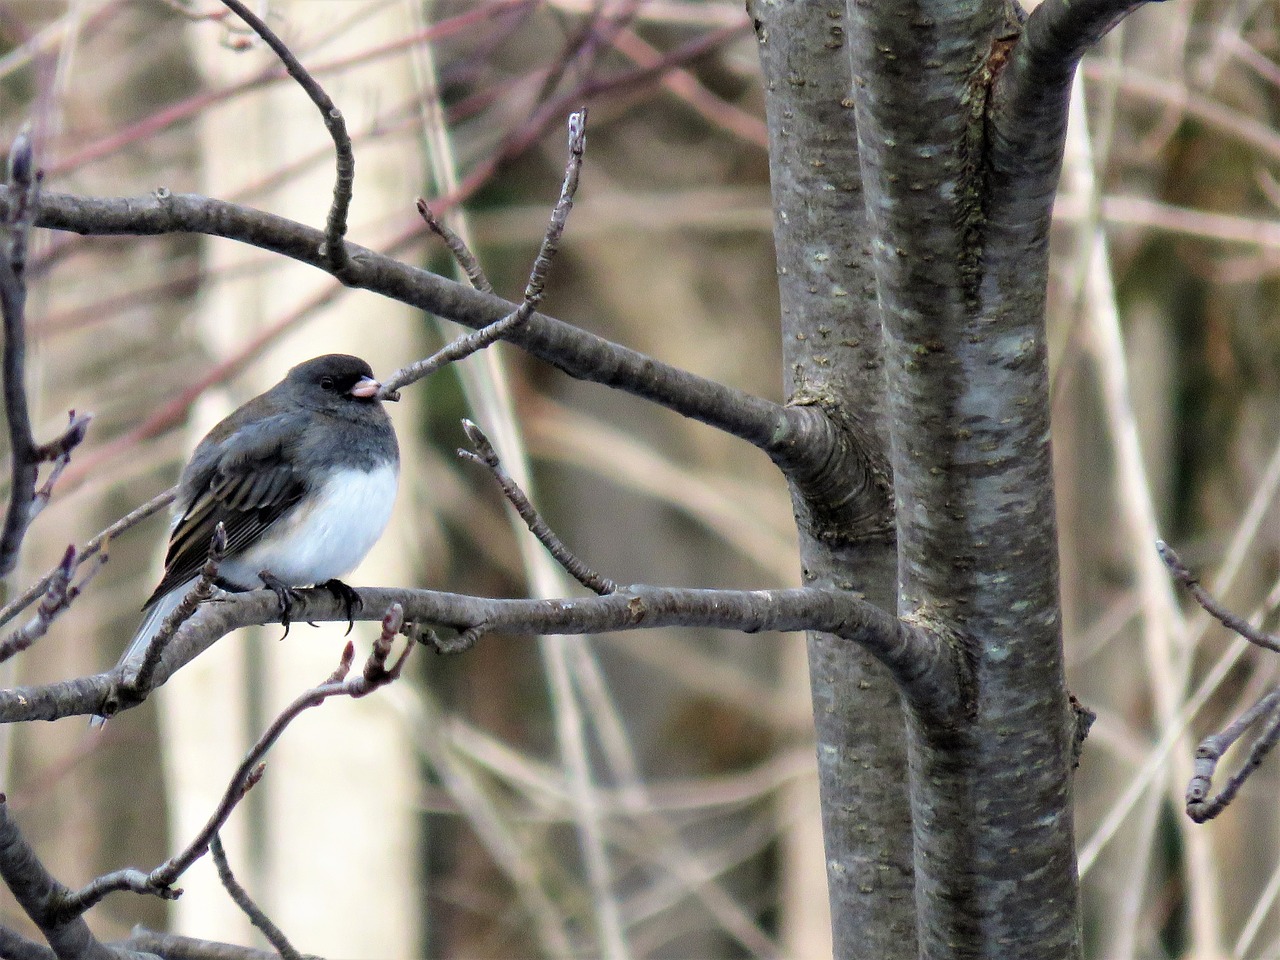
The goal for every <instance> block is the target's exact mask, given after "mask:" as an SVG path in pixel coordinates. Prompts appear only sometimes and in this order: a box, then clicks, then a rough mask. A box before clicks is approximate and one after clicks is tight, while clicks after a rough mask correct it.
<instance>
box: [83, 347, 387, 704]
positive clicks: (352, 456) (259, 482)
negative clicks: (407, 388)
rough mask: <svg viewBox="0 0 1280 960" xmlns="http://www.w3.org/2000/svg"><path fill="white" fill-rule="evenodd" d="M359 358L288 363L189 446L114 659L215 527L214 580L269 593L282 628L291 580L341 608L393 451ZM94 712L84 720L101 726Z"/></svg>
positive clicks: (373, 538) (372, 527)
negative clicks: (153, 564) (153, 569)
mask: <svg viewBox="0 0 1280 960" xmlns="http://www.w3.org/2000/svg"><path fill="white" fill-rule="evenodd" d="M381 387H382V384H381V383H379V382H378V381H377V380H376V379H375V378H374V376H373V370H372V369H371V368H370V366H369V364H368V363H366V362H365V361H364V360H361V359H360V358H359V357H353V356H349V355H347V354H327V355H325V356H321V357H316V358H314V359H312V360H308V361H306V362H305V363H300V364H298V365H297V366H295V367H293V368H292V369H291V370H290V371H289V372H288V374H287V375H286V376H285V378H284V379H283V380H281V381H280V382H279V383H277V384H276V385H275V386H274V387H272V388H271V389H270V390H268V391H266V392H265V393H262V394H260V395H258V396H256V397H254V398H253V399H251V400H248V401H247V402H245V403H244V405H243V406H241V407H240V408H239V409H237V410H235V411H234V412H233V413H231V414H230V415H229V416H227V417H226V418H225V419H223V420H222V421H221V422H220V423H218V424H217V425H216V426H215V427H214V428H213V429H212V430H210V431H209V433H208V434H207V435H206V436H205V438H204V439H203V440H201V441H200V443H199V444H198V445H197V446H196V449H195V452H194V453H193V454H192V455H191V459H190V461H188V463H187V465H186V467H185V468H184V469H183V471H182V476H181V478H180V480H179V482H178V495H177V499H176V500H175V502H174V507H173V522H172V525H171V527H170V531H169V548H168V552H167V553H166V555H165V562H164V575H163V577H162V578H161V580H160V583H159V585H158V586H157V587H156V588H155V591H154V592H153V593H152V594H151V596H150V598H149V599H148V600H147V602H146V603H145V604H144V605H143V607H142V609H143V612H144V613H145V616H144V618H143V620H142V623H141V625H140V626H139V627H138V630H137V633H135V634H134V637H133V640H132V642H130V644H129V646H128V648H127V649H126V650H125V652H124V655H123V656H122V657H121V658H120V661H119V664H118V666H120V667H123V666H124V665H125V664H128V663H129V662H130V661H132V660H134V659H136V658H140V657H142V655H143V653H144V652H145V651H146V649H147V646H148V645H149V644H150V642H151V640H152V638H153V637H155V635H156V634H157V633H158V632H159V631H160V628H161V626H162V625H163V623H164V621H165V618H166V617H167V616H168V615H169V614H170V613H172V612H173V610H174V609H175V608H176V607H177V606H178V605H179V604H180V603H181V602H182V598H183V597H184V596H185V595H186V593H187V591H188V590H189V589H190V588H191V586H192V585H193V584H194V583H195V581H196V580H197V578H198V576H199V574H200V570H201V568H202V567H203V566H204V564H205V561H206V559H207V557H208V553H209V545H210V542H211V540H212V538H213V536H214V532H215V530H216V529H217V526H218V524H222V525H223V527H224V529H225V531H226V549H225V551H224V555H223V559H222V562H221V564H220V565H219V567H218V576H217V580H216V581H215V583H216V585H217V586H218V587H220V588H222V589H223V590H225V591H228V592H241V591H247V590H259V589H262V588H264V587H266V588H268V589H271V590H274V591H275V592H276V596H277V597H278V598H279V600H280V609H281V622H282V623H284V625H285V628H286V632H287V629H288V618H289V610H290V607H291V606H292V601H293V594H294V589H293V588H295V587H302V586H308V585H312V584H315V585H319V586H323V587H325V588H326V589H329V590H330V591H331V592H333V593H334V594H335V595H336V596H338V597H339V598H340V599H342V600H343V601H344V602H345V603H346V605H347V617H348V620H349V621H350V620H351V619H352V617H353V611H354V610H355V609H357V608H358V606H359V598H358V596H357V595H356V594H355V591H354V590H352V589H351V587H349V586H347V585H346V584H345V583H343V582H342V581H341V580H339V579H338V578H339V577H342V576H343V575H345V574H347V573H349V572H351V570H353V569H354V568H355V567H356V565H357V564H359V563H360V561H361V560H363V559H364V557H365V555H366V554H367V553H368V552H369V550H370V549H371V548H372V547H373V545H374V543H375V542H377V540H378V538H379V537H381V536H382V532H383V530H385V529H386V526H387V522H388V521H389V520H390V518H391V508H392V505H393V504H394V502H395V498H396V488H397V485H398V478H399V468H400V449H399V445H398V444H397V442H396V435H395V430H394V428H393V427H392V425H391V418H390V417H389V416H387V412H386V410H385V409H384V408H383V405H382V402H381V401H380V400H379V399H378V392H379V390H380V389H381ZM103 722H105V720H104V718H102V717H94V718H93V721H92V724H93V726H95V727H97V726H101V725H102V723H103Z"/></svg>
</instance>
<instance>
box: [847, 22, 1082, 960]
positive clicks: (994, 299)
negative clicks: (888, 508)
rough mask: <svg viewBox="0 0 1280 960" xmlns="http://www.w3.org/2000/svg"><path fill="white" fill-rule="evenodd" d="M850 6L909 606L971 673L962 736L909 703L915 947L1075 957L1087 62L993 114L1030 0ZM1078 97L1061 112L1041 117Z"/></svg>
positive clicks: (1035, 79)
mask: <svg viewBox="0 0 1280 960" xmlns="http://www.w3.org/2000/svg"><path fill="white" fill-rule="evenodd" d="M1044 6H1045V7H1048V8H1049V9H1050V13H1049V14H1047V16H1060V15H1062V14H1063V12H1064V10H1066V8H1067V5H1066V4H1057V3H1052V2H1051V3H1047V4H1045V5H1044ZM1072 6H1073V7H1074V6H1075V5H1072ZM1086 6H1089V5H1086ZM1092 6H1098V5H1097V4H1094V5H1092ZM1067 12H1068V13H1070V11H1067ZM848 14H849V29H850V33H851V42H850V44H849V51H850V54H851V57H852V61H851V62H852V71H853V90H854V94H853V95H854V100H855V102H856V108H857V109H856V117H857V126H858V143H859V148H860V155H861V167H862V172H863V183H864V187H865V190H866V196H867V208H868V211H869V213H870V218H871V229H872V236H873V249H874V260H875V269H876V276H877V282H878V289H879V296H880V303H881V309H882V317H883V323H884V335H885V340H884V350H885V364H886V374H887V377H888V381H889V384H890V388H889V423H890V437H891V450H892V462H893V473H894V484H895V496H896V505H897V530H898V550H899V567H898V569H899V576H900V579H901V584H900V590H901V594H900V607H899V611H900V613H901V614H902V616H903V617H904V619H906V620H907V621H909V622H912V623H914V624H916V625H917V626H919V627H920V628H921V629H923V630H925V631H927V632H929V633H931V634H932V635H934V636H935V637H937V638H939V639H940V640H945V641H946V642H951V643H954V644H956V645H958V646H959V648H960V649H961V650H962V651H963V653H964V655H965V657H966V658H968V660H969V661H970V663H971V664H972V668H973V676H972V679H973V686H972V688H971V691H970V701H969V715H968V717H967V718H966V720H965V722H963V723H960V724H955V725H943V724H939V723H937V722H936V718H931V717H929V716H928V715H926V714H925V713H923V712H921V711H920V710H918V709H915V708H913V709H911V710H910V711H909V715H910V722H909V753H910V776H911V796H912V807H913V811H914V819H915V823H916V834H915V840H916V843H915V866H916V902H917V907H918V911H919V936H920V955H921V956H923V957H957V956H963V957H1002V958H1019V957H1028V958H1030V957H1037V958H1040V957H1072V956H1079V955H1080V951H1081V943H1080V931H1079V926H1078V922H1079V921H1078V890H1077V881H1076V863H1075V852H1074V851H1075V847H1074V836H1073V828H1072V807H1071V787H1072V784H1071V767H1072V734H1073V720H1072V713H1071V709H1070V705H1069V701H1068V696H1067V692H1066V687H1065V680H1064V674H1063V660H1062V644H1061V625H1060V620H1059V601H1058V567H1057V531H1056V526H1055V515H1054V500H1053V482H1052V473H1051V463H1050V455H1049V454H1050V451H1049V404H1048V373H1047V351H1046V342H1045V330H1044V316H1045V291H1046V284H1047V278H1048V230H1049V218H1050V204H1051V202H1052V197H1053V193H1054V191H1055V189H1056V185H1057V177H1058V170H1059V164H1060V158H1061V149H1062V140H1061V136H1060V132H1059V129H1058V124H1059V123H1061V126H1062V129H1065V96H1064V95H1062V90H1063V89H1065V88H1063V87H1062V83H1063V73H1064V70H1065V76H1066V79H1067V80H1068V81H1069V78H1070V65H1071V64H1073V63H1074V61H1073V60H1072V59H1071V57H1072V56H1073V55H1074V56H1077V57H1078V53H1073V51H1064V55H1063V61H1064V63H1067V64H1068V65H1067V66H1065V67H1064V68H1063V69H1060V70H1057V71H1051V72H1048V73H1046V74H1045V75H1039V74H1037V75H1035V76H1030V75H1028V76H1027V77H1026V78H1025V80H1024V89H1023V90H1022V92H1021V93H1020V94H1019V95H1018V96H1017V97H1015V98H1010V99H1009V101H1008V103H1007V104H1006V105H1005V108H1004V112H1002V113H1001V112H994V113H993V109H992V99H991V90H992V88H993V85H994V84H995V83H996V78H997V77H998V76H999V75H1000V73H1001V71H1002V69H1003V68H1004V67H1005V65H1006V64H1007V63H1008V61H1009V58H1010V56H1011V55H1012V56H1014V57H1015V58H1016V57H1017V56H1018V54H1017V52H1016V51H1017V49H1018V46H1019V36H1020V33H1021V23H1020V20H1021V16H1020V9H1019V8H1017V6H1016V5H1015V4H1007V3H1005V2H1002V0H990V2H985V3H975V4H958V3H954V2H928V3H917V4H911V5H908V6H903V5H896V4H868V3H861V2H855V0H850V2H849V3H848ZM1086 19H1088V18H1086ZM1091 22H1093V21H1091ZM1033 33H1034V32H1033ZM1037 42H1039V41H1037ZM1055 42H1061V38H1060V37H1059V38H1058V39H1057V40H1056V41H1055ZM1083 45H1087V42H1086V43H1085V44H1083ZM1083 45H1081V49H1083ZM1032 49H1033V50H1034V48H1032ZM1032 59H1033V60H1035V59H1036V58H1035V57H1033V58H1032ZM1060 96H1061V98H1062V99H1061V107H1062V109H1061V110H1060V111H1059V113H1058V114H1052V113H1051V114H1040V113H1037V114H1034V115H1028V113H1027V111H1028V110H1029V109H1030V108H1029V106H1028V105H1030V104H1043V103H1054V102H1057V100H1056V98H1058V97H1060ZM1015 101H1016V103H1015ZM1045 120H1052V121H1053V122H1052V123H1050V125H1049V126H1048V128H1047V129H1043V130H1042V129H1041V128H1040V126H1039V125H1040V124H1041V123H1043V122H1044V121H1045ZM1002 131H1003V133H1002ZM1015 131H1017V133H1018V135H1016V136H1015V135H1014V132H1015ZM1015 144H1016V145H1017V146H1016V147H1015V146H1014V145H1015Z"/></svg>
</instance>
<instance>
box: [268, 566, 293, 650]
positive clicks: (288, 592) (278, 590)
mask: <svg viewBox="0 0 1280 960" xmlns="http://www.w3.org/2000/svg"><path fill="white" fill-rule="evenodd" d="M258 578H259V579H260V580H261V581H262V585H263V586H264V587H266V588H267V589H268V590H270V591H271V592H272V593H274V594H275V595H276V600H277V601H279V603H280V626H282V627H284V635H283V636H281V637H280V639H281V640H283V639H284V638H285V637H287V636H289V624H290V623H292V622H293V605H294V604H295V603H297V602H298V601H300V600H301V599H302V596H301V594H299V593H298V591H297V590H295V589H294V588H293V587H291V586H289V585H288V584H287V583H285V582H284V581H283V580H281V579H280V578H279V577H277V576H275V575H273V574H271V573H269V572H268V571H266V570H263V571H262V572H261V573H259V574H258Z"/></svg>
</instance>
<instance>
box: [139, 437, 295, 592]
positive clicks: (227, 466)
mask: <svg viewBox="0 0 1280 960" xmlns="http://www.w3.org/2000/svg"><path fill="white" fill-rule="evenodd" d="M299 427H300V424H298V423H297V422H296V421H290V420H288V419H287V418H282V417H271V418H267V419H265V420H262V421H259V422H257V423H253V424H246V425H239V426H238V427H236V428H235V429H232V430H230V431H229V433H228V434H227V435H226V436H225V437H223V438H221V439H215V435H214V434H210V436H209V438H207V439H206V440H205V441H204V442H203V443H201V445H200V448H198V449H197V450H196V453H195V455H194V456H193V457H192V460H191V465H190V466H189V467H188V469H187V474H186V475H185V476H184V477H183V485H184V486H186V487H187V488H188V489H189V490H190V491H191V499H190V504H189V505H188V507H187V509H186V510H185V511H184V512H183V514H182V516H181V517H180V518H179V520H178V522H177V524H175V526H174V528H173V532H172V534H171V535H170V537H169V552H168V554H166V556H165V561H164V577H163V578H162V579H161V581H160V585H159V586H158V587H156V589H155V592H154V593H153V594H152V595H151V598H150V599H149V600H148V601H147V603H146V606H150V605H151V604H152V603H154V602H155V601H156V599H157V598H159V597H162V596H164V594H166V593H168V592H169V591H170V590H172V589H173V588H174V587H176V586H178V585H180V584H182V583H186V582H187V581H188V580H190V579H191V578H192V577H194V576H196V574H197V573H199V571H200V568H201V567H202V566H204V562H205V558H206V557H207V556H208V554H209V542H210V540H211V539H212V538H213V532H214V529H215V528H216V527H217V525H218V524H219V523H221V524H223V525H224V526H225V527H226V531H227V550H226V555H227V556H235V555H236V554H239V553H242V552H243V551H245V550H247V549H248V548H250V547H251V546H253V544H255V543H256V542H257V541H258V540H259V539H260V538H261V537H262V535H263V533H264V532H265V531H266V530H267V528H268V527H270V526H271V524H273V523H274V522H275V521H276V520H278V519H279V518H280V517H281V515H282V514H284V513H285V511H287V510H288V509H289V508H290V507H292V506H293V505H294V504H296V503H297V502H298V501H299V500H301V499H302V497H303V495H304V494H305V493H306V491H307V486H306V482H305V480H304V479H303V477H302V476H301V475H300V474H299V472H298V471H297V470H296V469H295V465H294V463H293V460H292V457H291V455H290V454H291V451H292V448H293V447H294V445H295V444H296V441H297V438H298V436H299V434H300V433H301V430H300V429H299ZM144 609H145V607H144Z"/></svg>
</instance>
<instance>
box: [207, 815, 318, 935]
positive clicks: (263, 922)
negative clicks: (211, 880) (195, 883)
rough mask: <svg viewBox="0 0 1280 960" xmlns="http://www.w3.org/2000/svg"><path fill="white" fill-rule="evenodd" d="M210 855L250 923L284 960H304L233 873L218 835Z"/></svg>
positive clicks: (229, 893)
mask: <svg viewBox="0 0 1280 960" xmlns="http://www.w3.org/2000/svg"><path fill="white" fill-rule="evenodd" d="M209 853H210V854H212V855H213V864H214V866H215V867H216V868H217V870H218V879H219V880H221V881H222V886H223V889H225V890H226V891H227V896H229V897H231V899H232V901H233V902H234V903H235V905H236V906H237V907H239V908H240V909H241V911H243V912H244V915H245V916H246V917H248V918H249V922H250V923H252V924H253V925H254V926H255V927H257V928H258V929H259V930H261V931H262V935H263V936H264V937H266V938H267V940H268V941H269V942H270V943H271V945H272V946H273V947H275V948H276V952H277V953H279V954H280V956H281V957H283V958H284V960H302V954H300V953H298V950H297V948H296V947H294V945H293V944H292V943H290V942H289V938H288V937H286V936H285V935H284V931H283V930H281V929H280V928H279V927H277V926H276V925H275V924H274V923H272V922H271V918H270V917H268V916H267V915H266V913H265V912H264V911H263V909H262V908H261V907H260V906H258V905H257V904H256V903H254V902H253V897H251V896H249V891H248V890H246V889H245V888H244V887H243V886H241V885H240V881H239V880H237V879H236V875H235V874H234V873H232V871H231V864H230V863H229V862H228V861H227V852H226V850H224V849H223V848H222V838H221V837H219V836H218V835H217V834H216V833H215V834H214V835H213V839H211V840H210V841H209Z"/></svg>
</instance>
